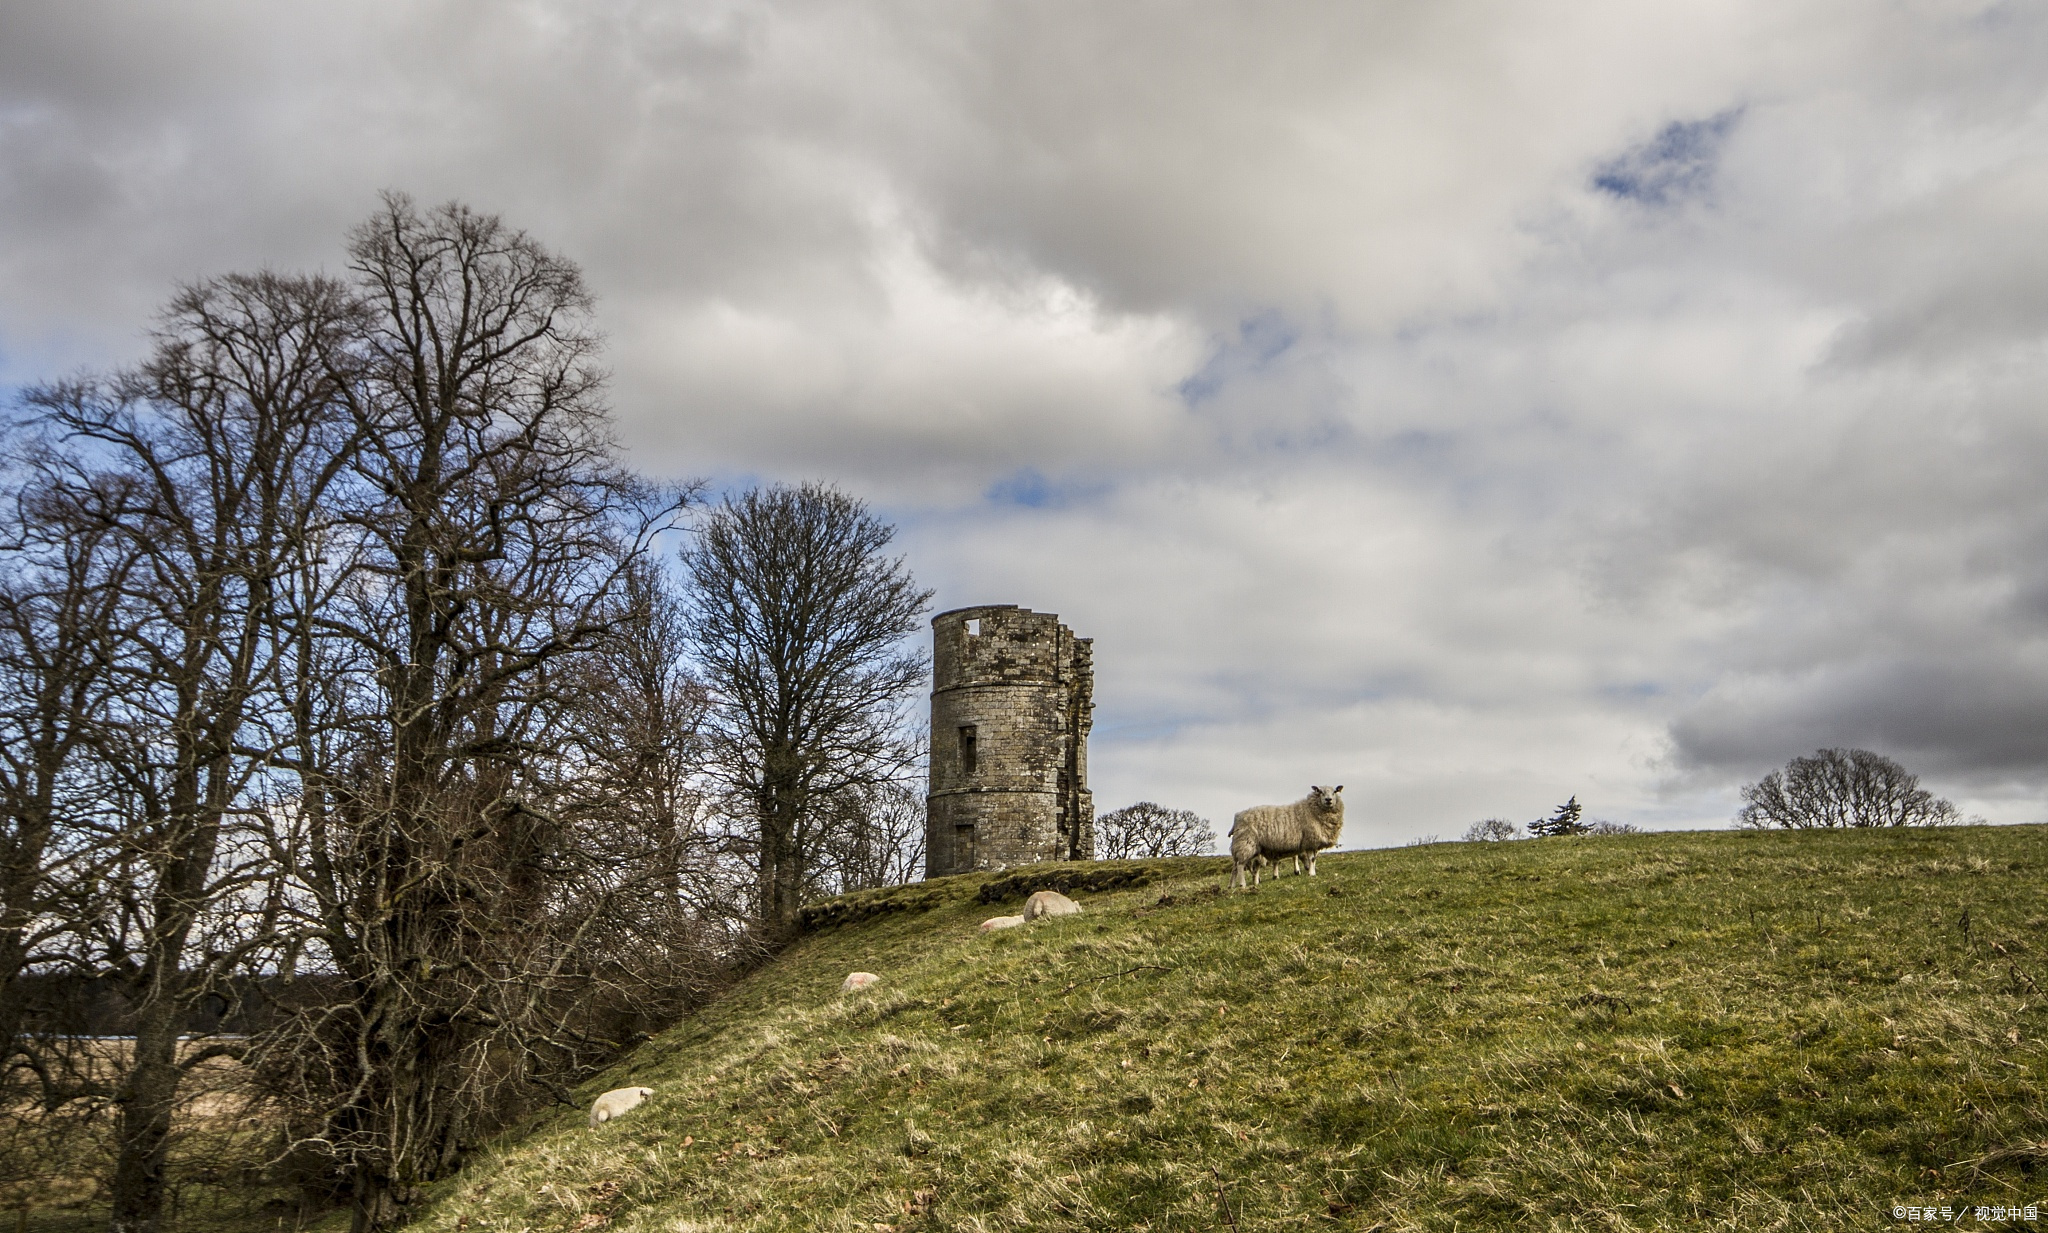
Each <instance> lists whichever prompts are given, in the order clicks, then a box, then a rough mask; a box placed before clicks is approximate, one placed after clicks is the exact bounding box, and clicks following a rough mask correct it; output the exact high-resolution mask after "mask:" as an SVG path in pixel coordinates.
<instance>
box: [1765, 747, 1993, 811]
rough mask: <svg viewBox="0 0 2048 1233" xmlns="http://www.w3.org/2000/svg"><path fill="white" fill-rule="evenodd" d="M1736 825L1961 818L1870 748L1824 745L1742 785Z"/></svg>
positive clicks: (1907, 773)
mask: <svg viewBox="0 0 2048 1233" xmlns="http://www.w3.org/2000/svg"><path fill="white" fill-rule="evenodd" d="M1742 799H1743V802H1744V803H1743V806H1742V809H1741V811H1740V812H1739V813H1737V814H1736V815H1735V822H1736V825H1737V826H1743V827H1750V828H1754V829H1758V830H1768V829H1770V828H1772V827H1782V828H1785V829H1788V830H1805V829H1825V828H1831V827H1855V826H1947V825H1951V824H1953V823H1956V822H1959V821H1961V820H1962V819H1961V815H1960V813H1959V812H1958V811H1957V809H1956V807H1955V805H1954V803H1952V802H1950V801H1947V800H1943V799H1942V798H1940V797H1937V796H1935V795H1934V794H1933V793H1932V792H1929V791H1927V790H1926V789H1925V788H1922V787H1921V786H1920V778H1919V776H1917V775H1914V774H1912V773H1910V772H1908V771H1907V770H1906V768H1905V767H1903V766H1900V765H1899V764H1898V763H1897V762H1894V761H1893V760H1891V759H1890V758H1887V757H1885V756H1884V755H1883V754H1879V753H1872V752H1871V751H1870V750H1868V749H1823V750H1820V751H1818V752H1817V753H1815V754H1814V755H1813V756H1812V757H1808V758H1794V759H1792V761H1791V762H1789V763H1787V764H1786V766H1785V768H1784V769H1783V770H1777V771H1772V772H1771V773H1770V774H1768V775H1766V776H1764V777H1763V778H1762V779H1760V780H1758V781H1757V782H1755V783H1753V784H1748V785H1745V786H1744V787H1743V789H1742Z"/></svg>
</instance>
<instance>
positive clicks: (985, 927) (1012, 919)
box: [981, 916, 1024, 933]
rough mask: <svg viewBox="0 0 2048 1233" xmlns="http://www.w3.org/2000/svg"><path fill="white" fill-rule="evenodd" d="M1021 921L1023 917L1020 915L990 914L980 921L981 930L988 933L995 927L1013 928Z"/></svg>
mask: <svg viewBox="0 0 2048 1233" xmlns="http://www.w3.org/2000/svg"><path fill="white" fill-rule="evenodd" d="M1023 923H1024V918H1023V917H1021V916H991V917H989V918H988V919H987V920H985V921H983V922H981V931H982V932H983V933H990V932H993V931H994V930H997V929H1015V928H1016V927H1017V926H1019V925H1021V924H1023Z"/></svg>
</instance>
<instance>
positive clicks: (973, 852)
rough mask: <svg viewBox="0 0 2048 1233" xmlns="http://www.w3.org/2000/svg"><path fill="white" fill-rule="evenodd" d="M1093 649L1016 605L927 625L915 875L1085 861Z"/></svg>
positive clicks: (1056, 622)
mask: <svg viewBox="0 0 2048 1233" xmlns="http://www.w3.org/2000/svg"><path fill="white" fill-rule="evenodd" d="M1094 709H1095V669H1094V660H1093V651H1092V646H1091V642H1090V640H1089V639H1087V638H1076V637H1075V636H1074V631H1073V630H1071V629H1068V628H1067V627H1066V626H1064V625H1062V624H1060V619H1059V617H1058V616H1057V615H1056V614H1054V613H1050V612H1033V611H1031V609H1029V608H1019V607H1017V606H1016V605H1015V604H994V605H989V606H985V607H980V608H956V609H954V610H953V611H951V612H942V613H940V614H939V615H937V616H935V617H933V618H932V748H931V789H930V793H929V795H927V796H926V798H925V854H926V855H925V876H926V877H931V878H937V877H943V876H945V875H946V874H951V873H968V872H971V871H973V870H976V869H999V868H1002V867H1004V866H1007V865H1023V864H1029V863H1031V862H1033V861H1060V860H1092V859H1094V856H1095V798H1094V796H1093V795H1092V794H1091V793H1090V792H1089V791H1088V728H1089V724H1090V722H1091V720H1090V715H1091V713H1092V712H1093V711H1094Z"/></svg>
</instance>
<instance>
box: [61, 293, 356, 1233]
mask: <svg viewBox="0 0 2048 1233" xmlns="http://www.w3.org/2000/svg"><path fill="white" fill-rule="evenodd" d="M353 315H354V303H353V300H352V299H351V298H350V297H349V296H348V295H347V293H346V291H345V289H343V288H342V287H340V286H339V285H337V284H335V283H332V282H330V281H327V280H323V279H305V278H282V277H276V276H271V275H256V276H249V277H243V276H233V277H228V278H223V279H217V280H213V281H210V282H207V283H202V284H199V285H197V286H194V287H191V288H189V289H187V290H186V291H185V292H183V293H182V294H180V295H179V296H178V297H177V298H176V299H175V300H174V301H173V302H172V304H171V306H170V308H169V309H168V311H167V313H166V318H165V322H164V325H163V327H162V328H161V330H160V331H159V332H158V335H157V341H156V346H155V348H154V351H153V353H152V355H151V357H150V359H149V360H148V362H146V363H145V364H144V365H142V366H141V367H140V368H139V369H137V370H135V371H133V372H130V373H126V374H123V375H121V376H120V377H118V378H116V379H114V380H113V381H110V382H93V381H80V382H74V383H70V384H67V385H61V386H54V387H47V388H43V389H38V390H35V391H32V392H31V394H30V396H29V400H30V402H31V404H32V405H35V406H38V407H40V408H41V409H42V410H43V411H44V413H45V416H46V418H47V420H48V422H49V423H50V424H52V425H53V426H54V427H55V428H56V429H57V430H58V431H60V432H62V433H63V434H65V435H66V436H67V437H68V439H69V440H70V441H71V442H72V443H73V444H74V448H73V449H72V451H71V452H69V453H68V454H66V455H64V456H63V457H62V458H61V459H59V460H57V461H56V462H55V463H53V465H54V466H57V467H58V468H59V469H58V470H57V471H56V472H55V473H54V474H52V476H51V477H50V491H51V494H52V497H51V499H52V500H56V501H61V502H63V503H65V505H66V506H67V508H68V514H67V517H68V518H69V519H70V520H71V521H72V522H73V524H74V525H76V526H79V527H82V528H92V529H94V530H95V531H96V532H97V533H102V534H105V535H107V536H110V537H113V538H115V539H118V540H119V541H120V542H121V543H122V544H123V545H124V550H125V551H126V552H129V553H131V554H132V556H133V559H134V565H133V567H132V568H130V569H127V570H125V571H124V572H123V574H122V585H121V587H120V593H119V599H118V601H117V606H118V608H119V612H118V615H117V617H116V618H115V620H114V621H113V622H112V627H111V628H110V629H108V630H107V631H106V642H105V644H104V645H103V646H102V647H100V648H99V650H98V653H99V654H101V655H104V656H105V657H106V662H107V663H108V664H109V665H110V671H111V679H112V684H113V687H114V689H115V691H116V694H117V697H118V701H117V702H116V703H115V705H114V706H113V707H112V713H111V714H110V715H109V717H108V720H107V722H106V724H105V725H103V729H104V730H103V732H102V734H101V735H100V737H99V738H98V739H97V741H96V753H97V755H98V757H99V758H100V760H101V761H102V763H103V765H104V766H105V768H106V770H107V772H108V773H109V774H110V775H111V776H112V777H113V779H114V780H115V782H116V787H117V790H118V793H119V799H120V800H121V801H122V802H123V803H124V804H125V805H126V806H127V808H126V810H125V816H121V817H118V818H115V819H113V820H112V821H111V823H110V824H109V825H107V826H106V828H105V830H104V833H102V834H101V835H99V836H97V838H98V839H99V840H100V842H101V843H102V845H103V846H104V847H105V849H106V850H107V851H109V852H111V853H112V854H113V861H112V863H111V865H110V867H109V869H108V871H107V875H106V877H107V886H106V890H107V892H108V894H109V896H110V897H111V900H112V902H111V904H110V908H111V913H110V914H109V915H107V916H105V917H103V918H100V919H98V920H96V921H94V922H93V926H94V930H95V932H96V934H97V938H96V941H97V945H98V949H99V951H100V953H101V955H102V956H103V959H102V962H104V963H106V964H107V965H108V966H109V967H111V968H112V969H113V970H115V971H118V972H121V973H123V974H124V976H125V983H126V986H127V989H126V992H127V1001H128V1003H129V1005H130V1007H131V1008H132V1015H133V1030H134V1044H133V1046H132V1050H131V1052H130V1054H129V1058H128V1062H127V1066H126V1069H125V1073H123V1074H122V1076H121V1079H120V1083H119V1089H118V1095H117V1098H116V1099H117V1103H118V1105H119V1107H120V1127H119V1131H118V1141H117V1152H116V1160H115V1166H114V1176H113V1181H112V1185H111V1187H110V1190H111V1195H112V1202H113V1228H114V1230H115V1231H116V1233H128V1231H131V1230H132V1231H136V1233H142V1231H147V1230H153V1229H155V1228H156V1227H157V1224H158V1222H159V1220H160V1218H161V1215H162V1211H163V1205H164V1200H165V1181H164V1162H165V1157H166V1152H167V1150H168V1146H169V1141H170V1134H171V1117H172V1113H173V1111H174V1109H175V1106H176V1101H177V1093H178V1087H179V1084H180V1082H181V1080H182V1077H183V1076H184V1074H185V1073H186V1072H187V1071H189V1070H190V1069H191V1068H192V1067H194V1066H196V1065H200V1064H203V1063H204V1062H205V1061H207V1060H209V1059H210V1057H211V1056H213V1051H212V1050H206V1049H201V1050H192V1049H181V1048H180V1044H179V1037H180V1035H181V1032H182V1030H183V1027H184V1020H185V1018H186V1016H187V1014H188V1012H189V1011H190V1009H191V1007H192V1005H193V1003H194V1000H195V999H196V998H198V997H200V996H202V995H204V994H206V993H208V992H209V991H213V990H216V989H218V988H220V987H222V985H223V983H224V980H225V978H226V977H227V976H228V975H229V974H230V973H231V972H233V971H235V970H237V968H238V967H240V966H241V965H243V964H245V963H247V962H248V961H249V960H250V959H251V958H252V957H253V956H254V955H255V954H256V953H258V952H259V951H260V950H261V948H262V947H263V946H264V945H265V944H266V943H267V941H268V940H269V937H270V930H269V928H268V924H269V923H270V922H271V920H272V919H273V918H274V914H275V910H276V906H277V904H276V899H275V896H274V887H275V879H274V878H273V877H272V874H273V873H274V871H273V870H271V869H270V868H269V867H268V866H267V865H266V863H265V862H264V861H263V859H262V850H261V848H260V846H258V845H255V844H252V843H251V842H250V837H249V835H248V833H247V827H246V819H247V817H248V813H249V808H250V805H251V804H252V798H253V797H254V796H256V795H259V794H260V792H261V785H260V784H259V783H258V779H259V776H260V775H261V773H262V771H263V769H264V768H265V766H266V765H267V762H268V751H269V750H270V748H271V747H272V746H273V745H274V744H275V739H274V735H273V734H274V732H275V726H274V723H273V722H272V721H273V720H274V718H275V717H274V716H273V715H271V714H269V713H268V709H269V708H268V707H267V704H266V699H267V698H268V697H269V695H268V694H267V692H266V691H267V685H268V682H269V680H270V678H271V673H272V669H273V667H274V664H273V658H272V657H273V651H274V648H275V646H276V643H275V640H274V638H272V636H271V632H272V631H271V610H270V607H269V603H268V600H269V595H270V592H271V589H272V587H273V586H274V585H275V584H276V583H277V581H278V580H279V579H280V578H282V577H284V576H286V575H288V574H289V573H291V572H292V570H293V569H294V568H295V565H294V561H295V558H296V557H297V556H298V555H299V554H300V553H302V552H304V551H305V550H306V548H307V546H308V538H307V531H308V527H309V520H310V519H311V517H312V516H313V515H312V511H313V510H314V509H315V508H317V506H318V504H319V502H320V500H321V495H322V493H323V491H324V490H325V488H326V487H327V486H328V485H330V484H331V483H332V482H333V481H334V479H335V478H336V476H337V475H338V474H339V471H340V468H341V466H342V462H341V459H342V458H343V457H345V456H346V454H347V450H346V449H345V448H343V447H341V446H339V444H338V442H339V441H340V440H342V439H345V438H346V437H347V436H348V434H349V433H350V432H351V431H352V429H351V428H350V426H349V423H348V418H347V416H346V415H345V414H343V409H342V404H341V401H340V399H339V397H338V394H339V389H340V382H339V381H338V379H337V373H339V372H342V371H344V370H345V368H346V365H345V363H344V362H343V361H342V358H341V353H342V352H343V351H345V349H346V346H347V342H348V339H349V336H350V329H349V327H350V324H351V322H352V319H353ZM266 885H268V886H269V887H270V888H271V893H266V890H265V887H266ZM252 896H253V898H252Z"/></svg>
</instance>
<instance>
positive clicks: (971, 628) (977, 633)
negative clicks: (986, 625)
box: [967, 617, 981, 638]
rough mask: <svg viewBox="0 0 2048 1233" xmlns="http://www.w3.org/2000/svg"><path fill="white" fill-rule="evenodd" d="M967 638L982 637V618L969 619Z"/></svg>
mask: <svg viewBox="0 0 2048 1233" xmlns="http://www.w3.org/2000/svg"><path fill="white" fill-rule="evenodd" d="M967 636H968V637H970V638H979V637H981V618H980V617H971V618H969V619H968V622H967Z"/></svg>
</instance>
